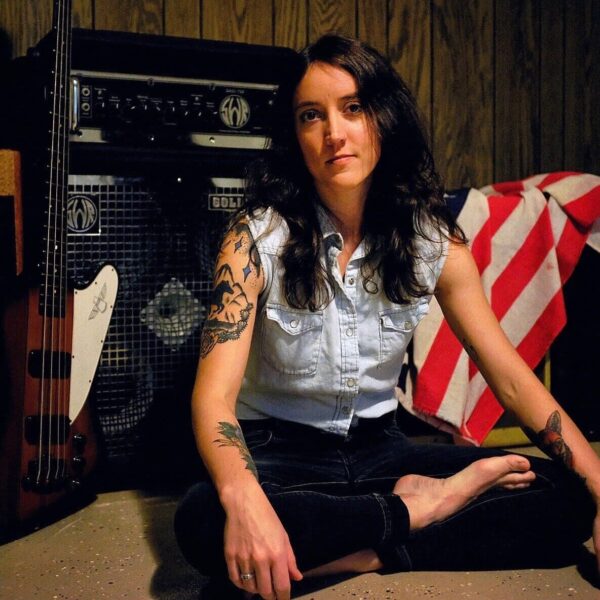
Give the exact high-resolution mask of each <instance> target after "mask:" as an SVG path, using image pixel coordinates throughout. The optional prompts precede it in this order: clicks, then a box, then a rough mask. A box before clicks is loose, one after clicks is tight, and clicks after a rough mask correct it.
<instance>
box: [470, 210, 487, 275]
mask: <svg viewBox="0 0 600 600" xmlns="http://www.w3.org/2000/svg"><path fill="white" fill-rule="evenodd" d="M490 239H491V234H490V220H489V219H488V220H487V221H486V222H485V223H484V224H483V226H482V227H481V229H480V230H479V231H478V232H477V235H476V236H475V239H474V240H473V243H472V244H471V254H472V255H473V258H474V260H475V264H476V265H477V270H478V271H479V274H480V275H481V274H482V273H483V272H484V271H485V270H486V268H487V266H488V265H489V264H490V262H491V261H492V245H491V243H490Z"/></svg>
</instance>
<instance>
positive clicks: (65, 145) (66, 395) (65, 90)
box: [57, 0, 71, 481]
mask: <svg viewBox="0 0 600 600" xmlns="http://www.w3.org/2000/svg"><path fill="white" fill-rule="evenodd" d="M65 4H66V6H65V15H64V23H63V25H64V52H65V59H64V60H63V61H62V63H61V64H62V65H63V66H64V73H63V75H62V77H61V86H62V94H61V99H62V107H61V115H62V117H63V119H62V134H61V137H60V140H61V144H62V157H63V164H62V167H63V168H62V170H61V180H62V187H61V213H60V215H61V218H60V231H61V262H60V269H61V274H60V280H61V282H62V285H61V294H62V295H63V298H62V299H61V302H62V303H63V305H64V306H65V309H66V308H67V303H68V302H69V293H68V287H67V259H68V254H67V239H68V238H67V228H66V223H65V219H66V211H67V208H68V205H67V200H68V185H69V182H68V177H69V138H68V135H69V117H68V114H69V112H68V107H69V97H70V96H69V93H70V89H69V77H70V70H71V64H70V57H71V2H70V0H66V2H65ZM62 324H63V335H62V339H63V344H64V347H65V348H67V349H69V352H70V350H71V340H69V327H68V325H69V323H68V322H67V319H66V318H65V319H63V321H62ZM69 360H71V357H70V355H67V354H65V355H64V360H63V363H62V368H63V372H62V374H61V375H62V376H61V378H60V381H61V386H62V388H63V389H62V390H61V394H60V399H61V410H60V414H59V417H58V419H57V421H58V422H57V433H58V435H57V438H58V448H59V452H58V454H59V458H60V461H59V463H58V465H57V477H58V478H59V479H60V480H61V481H66V477H67V470H68V465H67V458H68V456H69V452H68V449H67V445H66V444H67V439H68V437H69V436H68V432H69V424H70V423H69V400H70V385H68V383H67V382H69V383H70V376H67V375H68V362H69ZM62 416H64V418H65V419H66V421H65V426H64V427H63V426H62V425H61V422H62V421H61V417H62Z"/></svg>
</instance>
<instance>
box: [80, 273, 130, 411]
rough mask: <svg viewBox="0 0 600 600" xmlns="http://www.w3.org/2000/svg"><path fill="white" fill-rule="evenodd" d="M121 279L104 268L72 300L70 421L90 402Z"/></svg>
mask: <svg viewBox="0 0 600 600" xmlns="http://www.w3.org/2000/svg"><path fill="white" fill-rule="evenodd" d="M118 286H119V276H118V274H117V271H116V270H115V268H114V267H112V266H110V265H106V266H105V267H103V268H102V269H101V270H100V272H99V273H98V275H97V276H96V279H94V281H92V283H91V284H90V285H89V286H88V287H86V288H85V289H83V290H75V297H74V299H73V350H72V359H71V391H70V396H69V419H70V420H71V423H72V422H73V421H74V420H75V419H76V418H77V415H78V414H79V413H80V411H81V409H82V408H83V405H84V404H85V401H86V400H87V397H88V394H89V393H90V388H91V386H92V381H93V380H94V374H95V373H96V369H97V367H98V361H99V360H100V354H101V353H102V346H103V345H104V340H105V339H106V332H107V331H108V326H109V324H110V319H111V316H112V312H113V308H114V306H115V300H116V298H117V288H118Z"/></svg>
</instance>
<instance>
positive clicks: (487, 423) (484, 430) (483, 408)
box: [463, 388, 504, 444]
mask: <svg viewBox="0 0 600 600" xmlns="http://www.w3.org/2000/svg"><path fill="white" fill-rule="evenodd" d="M503 412H504V409H503V408H502V406H501V405H500V403H499V402H498V400H496V398H495V396H494V394H492V390H490V388H485V391H484V392H483V394H481V397H480V398H479V401H478V402H477V406H475V409H474V410H473V412H472V413H471V416H470V417H469V418H468V420H467V422H466V424H465V425H466V426H465V428H464V429H463V431H465V432H468V433H469V436H470V437H472V438H473V439H474V440H476V441H477V443H479V444H480V443H481V442H482V441H483V440H484V439H485V438H486V436H487V434H488V433H489V432H490V431H491V430H492V429H493V428H494V425H495V424H496V423H497V422H498V419H499V418H500V417H501V416H502V413H503Z"/></svg>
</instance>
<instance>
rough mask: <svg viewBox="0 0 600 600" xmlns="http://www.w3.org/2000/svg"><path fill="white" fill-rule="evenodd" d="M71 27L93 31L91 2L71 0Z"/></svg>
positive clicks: (88, 0)
mask: <svg viewBox="0 0 600 600" xmlns="http://www.w3.org/2000/svg"><path fill="white" fill-rule="evenodd" d="M73 27H83V28H84V29H93V27H94V7H93V5H92V0H73Z"/></svg>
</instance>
